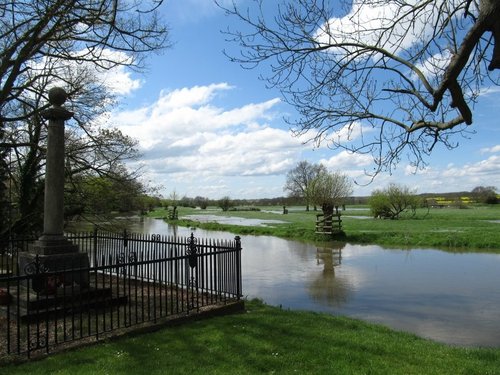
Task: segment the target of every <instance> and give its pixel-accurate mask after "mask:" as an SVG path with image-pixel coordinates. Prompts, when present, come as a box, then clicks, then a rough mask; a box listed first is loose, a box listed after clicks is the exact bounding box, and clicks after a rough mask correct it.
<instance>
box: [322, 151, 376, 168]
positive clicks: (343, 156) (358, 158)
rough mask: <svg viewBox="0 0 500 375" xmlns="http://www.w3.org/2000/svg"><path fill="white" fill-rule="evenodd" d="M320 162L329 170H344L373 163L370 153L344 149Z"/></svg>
mask: <svg viewBox="0 0 500 375" xmlns="http://www.w3.org/2000/svg"><path fill="white" fill-rule="evenodd" d="M320 162H321V163H322V164H323V165H324V166H325V167H327V168H328V169H330V170H341V171H344V170H349V169H352V168H358V169H359V168H364V167H367V166H369V165H371V164H372V163H373V158H372V156H371V155H366V154H355V153H352V152H348V151H345V150H344V151H341V152H339V153H338V154H336V155H334V156H332V157H331V158H329V159H322V160H320Z"/></svg>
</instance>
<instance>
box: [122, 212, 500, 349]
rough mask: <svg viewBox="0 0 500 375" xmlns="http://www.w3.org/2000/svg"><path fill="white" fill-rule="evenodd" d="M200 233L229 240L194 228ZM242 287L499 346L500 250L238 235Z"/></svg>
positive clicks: (164, 230) (148, 223) (280, 301)
mask: <svg viewBox="0 0 500 375" xmlns="http://www.w3.org/2000/svg"><path fill="white" fill-rule="evenodd" d="M130 230H131V231H135V232H139V231H140V232H142V233H147V234H161V235H171V236H179V237H187V236H189V235H190V234H191V232H193V231H195V229H194V228H193V229H190V228H185V227H177V226H169V225H167V224H166V223H165V222H163V221H162V220H154V219H149V218H144V219H143V220H136V223H135V224H133V226H131V227H130ZM194 235H195V236H196V237H198V238H204V237H208V238H215V239H234V234H231V233H227V232H216V231H206V230H202V229H196V231H195V232H194ZM241 241H242V246H243V252H242V268H243V270H242V271H243V293H244V295H245V296H247V297H249V298H254V297H257V298H261V299H263V300H264V301H266V302H267V303H269V304H272V305H282V306H283V307H285V308H293V309H301V310H312V311H323V312H328V313H331V314H339V315H347V316H351V317H355V318H359V319H363V320H367V321H370V322H376V323H381V324H384V325H386V326H389V327H391V328H394V329H398V330H404V331H409V332H413V333H415V334H417V335H419V336H422V337H427V338H430V339H433V340H437V341H442V342H445V343H449V344H457V345H480V346H496V347H500V316H499V314H498V312H499V311H500V288H498V285H500V272H498V269H499V267H500V255H495V254H480V253H466V254H451V253H446V252H442V251H437V250H430V249H426V250H404V251H403V250H401V251H399V250H386V249H383V248H381V247H378V246H360V245H351V244H343V245H341V246H339V245H338V244H337V245H336V246H334V247H333V248H328V249H326V248H319V249H318V248H317V247H316V246H313V245H310V244H305V243H301V242H297V241H289V240H283V239H280V238H276V237H269V236H242V238H241Z"/></svg>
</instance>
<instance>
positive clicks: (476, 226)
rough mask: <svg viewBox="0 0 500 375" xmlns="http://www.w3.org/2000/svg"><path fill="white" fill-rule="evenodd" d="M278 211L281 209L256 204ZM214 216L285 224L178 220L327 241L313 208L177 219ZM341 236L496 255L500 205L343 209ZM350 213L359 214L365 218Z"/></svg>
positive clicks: (193, 224) (499, 249)
mask: <svg viewBox="0 0 500 375" xmlns="http://www.w3.org/2000/svg"><path fill="white" fill-rule="evenodd" d="M261 208H262V209H266V210H276V211H278V212H281V207H261ZM201 214H213V215H223V216H237V217H243V218H252V219H270V220H282V221H285V222H286V223H284V224H273V225H272V226H271V225H270V226H264V227H262V226H261V227H245V226H238V225H222V224H218V223H216V222H211V223H199V222H196V221H192V220H179V221H178V222H177V223H178V224H179V225H182V226H191V227H201V228H204V229H210V230H224V231H229V232H232V233H235V234H240V235H242V234H255V235H272V236H277V237H282V238H288V239H294V240H302V241H325V240H329V238H328V237H326V238H325V236H323V235H317V234H315V233H314V226H315V219H316V214H317V212H314V211H309V212H306V211H305V210H299V211H295V210H290V211H289V214H288V215H283V214H281V213H269V212H263V211H260V212H259V211H227V212H222V211H221V210H218V211H213V210H210V211H204V210H194V209H189V208H183V207H181V208H180V213H179V217H180V218H181V219H182V216H185V215H201ZM166 215H167V213H166V211H165V210H162V209H159V210H157V211H154V212H153V213H151V216H153V217H166ZM342 215H343V217H342V220H343V223H342V224H343V230H344V231H345V234H346V237H345V240H346V241H347V242H350V243H358V244H378V245H383V246H387V247H413V248H414V247H432V248H439V249H444V250H449V251H488V252H494V253H500V223H498V222H496V223H495V222H492V221H494V220H497V221H498V220H500V205H491V206H471V208H468V209H457V208H440V209H431V210H429V211H428V210H426V209H420V210H418V211H417V214H416V215H415V216H404V217H402V218H401V219H399V220H381V219H373V218H371V217H370V211H369V209H368V208H367V207H364V209H363V210H352V209H351V210H350V209H349V207H348V208H347V210H346V211H344V212H342ZM349 216H364V217H367V219H359V218H353V217H349Z"/></svg>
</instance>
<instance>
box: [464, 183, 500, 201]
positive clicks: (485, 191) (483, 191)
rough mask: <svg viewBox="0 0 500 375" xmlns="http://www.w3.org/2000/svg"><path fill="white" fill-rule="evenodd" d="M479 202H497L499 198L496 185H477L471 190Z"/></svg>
mask: <svg viewBox="0 0 500 375" xmlns="http://www.w3.org/2000/svg"><path fill="white" fill-rule="evenodd" d="M471 193H472V195H473V196H474V197H475V199H476V201H477V202H480V203H486V204H497V203H498V201H499V199H498V196H497V189H496V187H494V186H477V187H475V188H474V189H472V191H471Z"/></svg>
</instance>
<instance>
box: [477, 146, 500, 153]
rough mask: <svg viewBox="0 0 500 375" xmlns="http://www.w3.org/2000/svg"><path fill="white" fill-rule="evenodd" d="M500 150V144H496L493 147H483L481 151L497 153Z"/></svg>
mask: <svg viewBox="0 0 500 375" xmlns="http://www.w3.org/2000/svg"><path fill="white" fill-rule="evenodd" d="M496 152H500V145H496V146H493V147H485V148H482V149H481V153H483V154H486V153H496Z"/></svg>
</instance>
